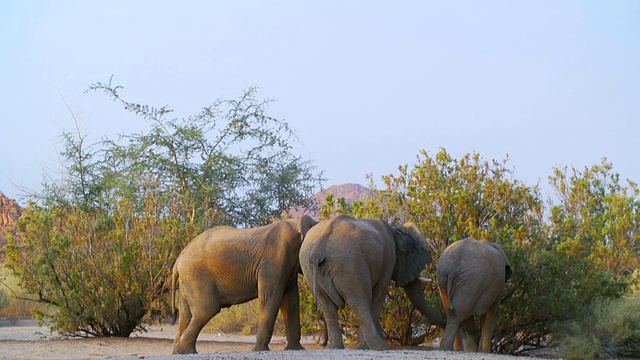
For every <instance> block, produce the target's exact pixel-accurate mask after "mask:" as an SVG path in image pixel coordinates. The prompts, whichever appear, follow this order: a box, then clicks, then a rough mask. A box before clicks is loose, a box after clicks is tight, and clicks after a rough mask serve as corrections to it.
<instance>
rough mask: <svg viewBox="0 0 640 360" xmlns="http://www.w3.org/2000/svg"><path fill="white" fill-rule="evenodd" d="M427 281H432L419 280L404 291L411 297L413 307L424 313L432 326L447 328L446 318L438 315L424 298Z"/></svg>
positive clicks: (407, 286)
mask: <svg viewBox="0 0 640 360" xmlns="http://www.w3.org/2000/svg"><path fill="white" fill-rule="evenodd" d="M425 280H430V279H426V278H423V279H420V278H417V279H415V280H413V281H411V282H409V283H408V284H407V285H405V286H404V287H403V288H404V291H405V292H406V293H407V296H409V300H411V302H412V303H413V305H415V306H416V308H417V309H418V310H419V311H420V313H422V315H424V316H426V317H427V318H428V319H429V321H430V322H431V323H432V324H434V325H437V326H440V327H444V326H445V321H444V318H443V317H442V316H440V314H438V313H437V312H436V311H435V310H433V308H431V306H429V304H428V303H427V300H425V298H424V283H425Z"/></svg>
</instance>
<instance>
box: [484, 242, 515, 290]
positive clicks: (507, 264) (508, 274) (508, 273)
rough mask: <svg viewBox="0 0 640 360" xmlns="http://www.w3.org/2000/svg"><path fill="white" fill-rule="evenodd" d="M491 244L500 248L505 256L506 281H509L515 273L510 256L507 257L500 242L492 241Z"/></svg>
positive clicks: (497, 248)
mask: <svg viewBox="0 0 640 360" xmlns="http://www.w3.org/2000/svg"><path fill="white" fill-rule="evenodd" d="M489 244H490V245H491V246H493V247H494V248H495V249H496V250H498V251H499V252H500V254H502V256H504V266H505V269H504V275H505V276H504V282H505V283H506V282H507V281H509V279H511V276H512V275H513V270H511V263H510V262H509V258H507V253H505V252H504V249H503V248H502V246H501V245H500V244H498V243H494V242H490V243H489Z"/></svg>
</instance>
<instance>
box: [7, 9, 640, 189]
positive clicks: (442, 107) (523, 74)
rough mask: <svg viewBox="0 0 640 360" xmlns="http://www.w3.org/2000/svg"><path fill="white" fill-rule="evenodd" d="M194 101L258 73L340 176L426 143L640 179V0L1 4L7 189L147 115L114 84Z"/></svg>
mask: <svg viewBox="0 0 640 360" xmlns="http://www.w3.org/2000/svg"><path fill="white" fill-rule="evenodd" d="M111 74H114V82H115V83H117V84H119V85H123V86H124V87H125V90H124V91H122V92H121V95H122V96H123V97H125V98H126V99H128V100H130V101H135V102H139V103H143V104H148V105H153V106H162V105H169V106H170V107H171V108H173V109H174V110H176V113H175V114H176V115H177V116H186V115H189V114H193V113H197V112H198V111H199V110H200V108H201V107H203V106H206V105H209V104H210V103H212V102H213V101H214V100H215V99H217V98H220V97H225V98H236V97H238V96H239V95H240V94H241V93H242V91H243V89H246V88H247V87H249V86H257V87H259V88H260V91H259V94H258V96H259V97H263V98H266V97H268V98H272V99H274V100H275V103H273V104H272V105H271V106H270V108H269V112H270V114H271V115H272V116H275V117H277V118H281V119H285V120H286V121H287V122H288V123H289V124H290V126H291V127H292V128H293V129H294V130H295V131H296V133H297V134H298V138H299V141H298V142H296V143H295V149H296V151H297V152H298V153H300V154H301V155H302V156H303V157H304V158H306V159H310V160H313V161H315V164H316V165H317V166H318V167H319V168H320V169H323V170H325V176H326V177H327V178H328V181H327V183H326V185H327V186H330V185H333V184H341V183H347V182H357V183H362V184H367V182H366V178H365V176H366V174H367V173H373V175H374V178H376V179H379V178H380V177H381V176H382V175H385V174H389V173H397V167H398V165H401V164H414V163H415V160H416V155H417V154H418V153H419V151H420V150H421V149H425V150H427V151H429V152H430V153H432V154H434V153H435V152H437V151H438V150H439V148H440V147H445V148H446V149H447V150H448V151H449V152H451V153H452V154H453V155H454V156H456V157H460V156H462V155H464V154H465V153H467V152H474V151H475V152H478V153H480V154H481V155H482V156H483V157H484V158H485V159H488V160H490V159H503V158H504V157H505V155H506V154H509V157H510V159H511V160H510V166H511V167H513V168H514V169H515V175H514V176H515V177H516V178H518V179H521V180H523V181H525V182H526V183H527V184H530V185H534V184H536V183H537V182H538V181H540V182H541V184H542V185H543V188H544V186H546V184H547V177H548V176H549V175H550V174H551V171H552V168H553V166H563V165H574V166H576V167H584V166H588V165H593V164H596V163H599V162H600V159H601V158H602V157H607V158H608V159H609V160H610V161H612V162H613V164H614V171H616V172H618V173H620V175H621V176H622V178H630V179H632V180H634V181H636V182H640V167H639V165H638V164H639V163H640V161H639V160H638V157H639V155H640V150H639V146H638V143H637V139H638V137H639V136H640V1H636V0H629V1H615V0H612V1H437V2H435V1H394V2H391V1H384V2H382V1H313V2H312V1H296V2H294V1H179V2H178V1H128V0H127V1H86V0H83V1H64V0H57V1H25V0H21V1H18V0H15V1H9V0H2V1H0V110H1V111H0V132H1V135H0V153H1V156H0V191H2V192H4V193H5V194H6V195H8V196H10V197H14V198H17V197H19V195H20V190H19V189H17V188H16V187H15V186H14V185H13V184H14V183H15V184H18V185H21V186H26V187H28V188H30V189H35V190H37V189H38V187H39V184H40V182H41V180H42V174H43V172H44V171H48V172H50V173H52V174H54V175H55V172H56V170H57V169H59V167H60V165H59V161H58V156H57V153H58V152H59V150H60V149H61V145H60V143H59V140H58V138H57V135H59V134H60V133H61V132H62V131H64V130H66V131H70V130H73V129H74V122H73V119H72V117H71V116H70V114H69V112H68V110H67V109H66V106H65V104H64V101H63V100H62V99H63V98H64V99H65V101H66V102H67V103H68V104H69V106H70V107H71V108H72V110H73V111H74V113H75V114H76V116H77V117H78V118H79V119H80V120H81V122H82V129H83V131H84V132H85V133H87V134H88V135H89V136H90V140H98V139H100V138H101V137H103V136H109V137H112V138H113V137H115V135H116V134H118V133H128V132H133V131H140V130H141V129H144V128H146V126H147V124H146V123H145V122H144V121H143V120H142V119H139V118H135V117H132V116H131V115H129V114H127V113H126V112H125V111H124V110H122V109H121V108H119V107H118V106H117V105H116V104H114V103H113V102H111V101H110V100H109V99H108V98H106V97H105V96H103V95H100V94H85V95H83V92H84V90H86V89H87V87H88V86H89V85H90V84H91V83H94V82H97V81H107V80H108V78H109V76H110V75H111Z"/></svg>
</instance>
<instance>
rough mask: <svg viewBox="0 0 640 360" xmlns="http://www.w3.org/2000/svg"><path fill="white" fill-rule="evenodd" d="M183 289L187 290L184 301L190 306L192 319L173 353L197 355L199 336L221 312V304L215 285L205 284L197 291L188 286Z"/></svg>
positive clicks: (177, 339)
mask: <svg viewBox="0 0 640 360" xmlns="http://www.w3.org/2000/svg"><path fill="white" fill-rule="evenodd" d="M183 288H187V290H186V291H185V294H184V298H185V299H184V300H183V301H184V302H186V303H187V304H188V305H187V306H188V307H189V309H190V313H191V319H190V321H189V322H188V324H187V326H186V329H185V330H184V331H183V332H182V334H181V335H180V337H179V338H178V337H176V344H175V345H174V350H173V351H174V353H177V354H195V353H197V351H196V340H197V339H198V335H199V334H200V331H201V330H202V328H203V327H204V326H205V325H206V324H207V323H208V322H209V320H211V318H212V317H214V316H215V315H216V314H217V313H219V312H220V303H219V301H218V299H217V297H216V296H215V291H214V288H213V285H204V284H203V285H201V286H200V288H198V289H197V290H196V289H194V287H188V286H183Z"/></svg>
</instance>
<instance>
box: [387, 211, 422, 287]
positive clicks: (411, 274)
mask: <svg viewBox="0 0 640 360" xmlns="http://www.w3.org/2000/svg"><path fill="white" fill-rule="evenodd" d="M394 240H395V242H396V264H395V267H394V269H393V277H392V279H393V281H395V283H396V284H397V285H398V286H401V287H404V286H405V285H407V284H408V283H409V282H411V281H413V280H415V279H417V278H419V277H420V273H421V272H422V270H424V268H425V266H427V265H429V264H431V261H432V259H431V246H429V243H427V240H426V239H425V237H424V235H423V234H422V232H421V231H420V229H418V227H417V226H416V225H415V224H413V223H405V224H404V225H403V226H397V227H395V232H394Z"/></svg>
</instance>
